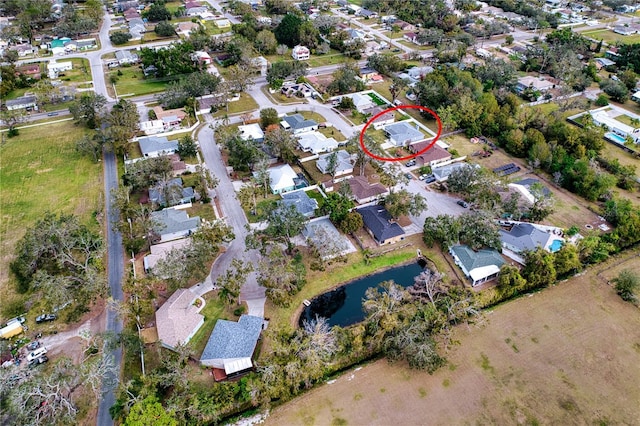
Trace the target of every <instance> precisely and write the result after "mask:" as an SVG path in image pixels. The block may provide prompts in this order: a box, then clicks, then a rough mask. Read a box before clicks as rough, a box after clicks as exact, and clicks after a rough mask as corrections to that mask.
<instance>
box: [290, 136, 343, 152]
mask: <svg viewBox="0 0 640 426" xmlns="http://www.w3.org/2000/svg"><path fill="white" fill-rule="evenodd" d="M338 145H339V144H338V142H337V141H336V140H335V139H334V138H328V137H326V136H325V135H323V134H322V133H320V132H316V131H313V132H306V133H302V134H300V135H299V136H298V146H299V147H300V149H301V150H302V151H304V152H311V153H313V154H321V153H323V152H330V151H333V150H334V149H336V148H337V147H338Z"/></svg>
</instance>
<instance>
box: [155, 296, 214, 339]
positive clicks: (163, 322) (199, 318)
mask: <svg viewBox="0 0 640 426" xmlns="http://www.w3.org/2000/svg"><path fill="white" fill-rule="evenodd" d="M196 299H198V300H199V301H200V305H199V306H196V305H195V301H196ZM204 306H205V301H204V300H203V299H202V298H201V297H198V295H196V294H195V293H194V292H192V291H191V290H190V289H188V288H181V289H178V290H176V291H175V292H174V293H173V294H172V295H171V297H170V298H169V299H167V301H166V302H164V304H163V305H162V306H160V308H159V309H158V310H157V311H156V329H157V330H158V339H159V340H160V343H161V345H162V346H164V347H165V348H167V349H171V350H174V351H175V350H176V349H177V348H178V346H180V345H186V344H187V343H188V342H189V340H191V338H192V337H193V336H194V335H195V334H196V332H197V331H198V330H199V329H200V327H202V325H203V324H204V316H203V315H202V314H200V311H201V310H202V308H204Z"/></svg>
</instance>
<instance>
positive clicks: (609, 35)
mask: <svg viewBox="0 0 640 426" xmlns="http://www.w3.org/2000/svg"><path fill="white" fill-rule="evenodd" d="M580 34H582V35H583V36H586V37H590V38H593V39H596V40H604V42H605V43H609V44H617V43H624V44H633V43H640V34H632V35H628V36H625V35H622V34H616V33H614V32H613V31H611V30H597V31H582V32H581V33H580Z"/></svg>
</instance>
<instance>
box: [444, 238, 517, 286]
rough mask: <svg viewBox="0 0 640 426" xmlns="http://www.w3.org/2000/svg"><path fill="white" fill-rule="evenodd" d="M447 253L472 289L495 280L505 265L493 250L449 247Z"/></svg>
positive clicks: (461, 246)
mask: <svg viewBox="0 0 640 426" xmlns="http://www.w3.org/2000/svg"><path fill="white" fill-rule="evenodd" d="M449 253H450V254H451V256H452V257H453V260H454V261H455V263H456V265H458V266H459V267H460V269H462V272H464V274H465V275H466V276H467V278H469V279H470V280H471V285H472V286H473V287H475V286H478V285H480V284H482V283H485V282H487V281H490V280H492V279H494V278H496V277H497V276H498V274H499V273H500V267H502V265H504V263H505V262H504V259H503V258H502V256H501V255H500V253H498V252H497V251H495V250H479V251H473V250H471V248H469V247H468V246H463V245H457V246H453V247H451V248H450V249H449Z"/></svg>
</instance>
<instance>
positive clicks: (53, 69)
mask: <svg viewBox="0 0 640 426" xmlns="http://www.w3.org/2000/svg"><path fill="white" fill-rule="evenodd" d="M72 69H73V62H71V61H65V62H56V60H55V59H52V60H50V61H49V62H48V63H47V72H48V74H49V78H52V79H53V78H58V75H60V74H61V73H63V72H65V71H71V70H72Z"/></svg>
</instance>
